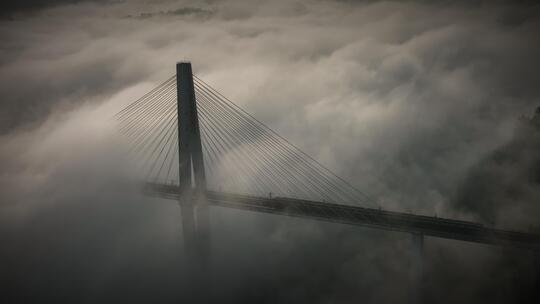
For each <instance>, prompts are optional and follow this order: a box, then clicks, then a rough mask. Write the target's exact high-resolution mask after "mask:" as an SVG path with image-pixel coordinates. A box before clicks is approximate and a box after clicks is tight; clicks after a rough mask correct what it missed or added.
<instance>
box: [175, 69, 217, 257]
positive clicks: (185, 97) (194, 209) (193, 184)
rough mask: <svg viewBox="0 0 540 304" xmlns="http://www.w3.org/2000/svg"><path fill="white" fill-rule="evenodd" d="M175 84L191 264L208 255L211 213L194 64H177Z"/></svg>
mask: <svg viewBox="0 0 540 304" xmlns="http://www.w3.org/2000/svg"><path fill="white" fill-rule="evenodd" d="M176 85H177V107H178V145H179V146H178V148H179V150H178V151H179V153H178V157H179V170H180V174H179V176H180V187H179V189H180V193H179V194H180V195H179V203H180V207H181V212H182V228H183V234H184V246H185V251H186V255H187V256H188V259H189V263H192V264H200V265H204V264H206V263H207V260H208V258H209V243H210V233H209V215H208V205H207V202H206V200H205V197H204V195H205V191H206V177H205V173H204V160H203V154H202V144H201V136H200V130H199V119H198V116H197V101H196V100H195V90H194V87H193V74H192V70H191V63H189V62H180V63H177V64H176Z"/></svg>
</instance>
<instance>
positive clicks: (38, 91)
mask: <svg viewBox="0 0 540 304" xmlns="http://www.w3.org/2000/svg"><path fill="white" fill-rule="evenodd" d="M539 10H540V7H539V6H538V5H535V4H530V3H525V2H521V3H520V4H515V3H512V2H506V1H495V2H483V1H476V2H473V3H470V2H454V3H450V2H446V1H437V2H427V1H270V2H265V1H243V0H228V1H200V2H195V1H194V2H190V1H166V0H164V1H155V2H151V3H150V2H147V1H142V0H141V1H52V2H46V1H30V2H26V3H25V4H19V3H18V2H17V3H15V2H11V4H9V5H7V6H5V8H4V11H3V12H2V13H1V14H0V39H1V41H2V42H1V44H0V92H1V95H2V99H1V101H0V107H1V108H0V166H1V169H2V170H1V171H0V172H1V173H0V189H1V190H0V243H1V244H2V249H1V250H0V257H1V260H2V262H3V265H4V266H3V267H2V271H1V275H0V277H1V278H2V291H3V292H2V297H6V298H7V300H6V301H5V302H6V303H34V302H40V303H42V302H45V303H47V302H55V303H64V302H66V303H95V302H106V303H107V302H111V303H118V302H128V301H130V302H140V303H147V302H158V303H169V302H171V303H172V302H178V301H182V300H184V301H188V302H189V301H190V302H196V300H193V299H187V298H188V297H190V296H191V295H190V293H189V290H188V289H189V284H188V282H189V280H190V278H189V276H187V275H186V271H185V270H186V268H185V259H184V256H183V254H184V253H183V243H182V231H181V222H180V210H179V207H178V205H177V203H175V202H173V201H168V200H160V199H153V198H148V197H144V196H142V195H141V194H140V193H139V191H138V189H137V187H136V181H135V180H134V177H133V174H132V173H133V172H132V171H133V170H132V165H133V164H131V163H130V162H129V161H128V160H127V159H126V157H125V155H124V153H123V152H124V148H125V147H123V146H122V143H123V141H122V140H121V139H119V138H118V134H117V131H116V126H115V121H114V119H113V117H112V116H113V115H114V114H115V113H116V112H117V111H119V110H120V109H121V108H123V107H124V106H126V105H128V104H129V103H130V102H132V101H134V100H135V99H137V98H138V97H140V96H141V95H143V94H144V93H146V92H148V91H149V90H151V89H152V88H153V87H155V86H157V85H158V84H159V83H161V82H162V81H163V80H165V79H167V78H168V77H170V76H171V75H173V74H174V73H175V63H176V62H178V61H182V60H189V61H191V62H192V64H193V68H194V73H195V74H197V75H198V76H199V77H200V78H202V79H204V80H205V81H206V82H208V83H210V84H211V85H212V86H213V87H215V88H217V89H219V90H220V91H221V92H222V93H223V94H225V95H226V96H227V97H228V98H230V99H231V100H233V101H234V102H236V103H238V104H239V105H241V106H242V107H243V108H244V109H246V110H247V111H248V112H250V113H251V114H253V115H254V116H255V117H257V118H258V119H259V120H261V121H263V122H264V123H265V124H267V125H268V126H270V127H272V128H273V129H274V130H276V131H277V132H278V133H279V134H281V135H282V136H284V137H285V138H287V139H288V140H290V141H291V142H292V143H294V144H295V145H296V146H298V147H300V148H301V149H302V150H304V151H305V152H307V153H308V154H309V155H311V156H312V157H314V158H315V159H317V160H318V161H320V162H321V163H322V164H324V165H325V166H327V167H329V168H331V169H332V170H333V171H335V172H336V173H337V174H338V175H340V176H342V177H343V178H345V179H346V180H348V181H350V182H351V183H352V184H353V185H355V186H356V187H358V188H359V189H362V190H363V191H365V192H367V193H369V195H370V196H372V197H375V198H376V199H377V202H378V204H380V205H381V206H382V207H383V208H385V209H390V210H396V211H406V212H414V213H419V214H425V215H437V216H444V217H451V218H459V219H468V220H475V221H479V222H481V223H484V224H485V225H489V226H493V227H497V228H504V229H512V230H520V231H526V230H531V231H535V229H538V228H539V224H540V222H539V220H538V219H539V218H540V217H539V215H540V214H539V212H540V209H539V207H538V204H539V202H540V179H539V172H540V167H539V164H540V156H539V155H540V153H538V149H540V144H539V135H538V134H539V132H538V127H535V126H534V123H531V122H530V121H529V120H530V119H531V118H532V116H533V115H534V113H535V109H536V108H537V107H538V106H540V87H539V86H538V83H540V76H539V74H538V71H537V69H538V67H539V66H540V62H539V61H540V59H539V58H538V54H539V53H540V39H538V37H537V36H538V29H539V26H540V18H539V16H540V15H539V13H540V12H539ZM523 116H525V117H524V118H522V117H523ZM210 219H211V234H212V266H211V269H212V271H211V272H212V284H211V286H209V288H208V293H211V294H212V295H213V299H215V300H216V302H234V303H237V302H250V303H353V302H358V301H363V302H368V303H400V302H406V301H407V299H408V295H409V292H410V288H409V287H410V286H409V285H410V284H411V280H410V275H411V271H412V267H411V265H412V262H413V259H412V257H413V251H412V242H411V237H410V235H407V234H401V233H389V232H384V231H377V230H371V229H366V228H359V227H349V226H345V225H339V224H331V223H320V222H313V221H309V220H302V219H294V218H285V217H280V216H275V215H264V214H256V213H253V212H247V211H235V210H227V209H221V208H213V209H211V218H210ZM535 267H536V268H537V267H538V266H537V265H536V266H535V264H534V259H533V256H532V253H531V252H527V251H522V250H511V249H501V248H497V247H492V246H487V245H478V244H470V243H464V242H457V241H448V240H441V239H435V238H426V243H425V261H424V270H425V274H424V275H425V277H424V286H423V290H424V291H423V292H424V296H425V298H426V301H427V302H435V303H455V302H458V301H459V302H464V303H484V302H485V303H488V302H490V303H514V302H520V303H521V302H527V301H530V302H534V297H535V296H536V294H535V293H536V290H537V287H538V286H537V285H535V284H538V283H537V282H538V280H537V279H536V270H535Z"/></svg>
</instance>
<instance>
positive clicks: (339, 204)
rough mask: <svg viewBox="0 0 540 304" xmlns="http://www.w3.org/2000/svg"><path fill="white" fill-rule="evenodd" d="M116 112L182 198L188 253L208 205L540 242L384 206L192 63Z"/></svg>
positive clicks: (158, 178)
mask: <svg viewBox="0 0 540 304" xmlns="http://www.w3.org/2000/svg"><path fill="white" fill-rule="evenodd" d="M176 72H177V73H176V75H174V76H172V77H170V78H169V79H167V80H166V81H164V82H163V83H161V84H160V85H159V86H158V87H156V88H155V89H153V90H152V91H150V92H148V93H147V94H145V95H144V96H142V97H141V98H140V99H138V100H136V101H135V102H133V103H131V104H130V105H128V106H127V107H125V108H124V109H123V110H121V111H120V112H119V113H117V114H116V117H117V119H118V121H119V129H120V132H121V133H122V134H123V135H125V138H126V139H127V141H128V142H129V144H130V149H131V150H130V154H131V155H132V156H133V157H134V158H135V159H137V163H138V164H140V168H139V172H141V176H142V177H143V178H144V180H145V184H144V185H145V186H144V190H145V193H146V194H148V195H151V196H157V197H161V198H166V199H171V200H176V201H178V202H179V203H180V206H181V211H182V212H181V214H182V226H183V234H184V242H185V247H186V250H187V251H189V255H191V256H196V257H202V258H203V260H204V257H206V256H207V255H208V250H209V249H208V248H209V234H210V231H209V216H208V208H209V207H211V206H219V207H227V208H235V209H242V210H249V211H254V212H264V213H273V214H278V215H287V216H295V217H302V218H308V219H315V220H321V221H330V222H337V223H343V224H351V225H358V226H367V227H371V228H377V229H385V230H393V231H400V232H406V233H411V234H412V235H413V239H414V240H415V243H416V244H418V246H417V248H418V249H419V250H420V251H421V249H422V244H423V241H424V240H423V237H424V236H431V237H438V238H446V239H454V240H462V241H468V242H476V243H485V244H493V245H500V246H511V247H520V248H526V249H538V248H540V235H537V234H531V233H525V232H515V231H505V230H500V229H494V228H490V227H486V226H484V225H482V224H479V223H474V222H470V221H462V220H457V219H447V218H440V217H430V216H424V215H415V214H410V213H401V212H394V211H386V210H381V208H379V207H378V205H377V202H376V200H374V199H373V198H371V197H370V196H368V195H366V194H365V193H364V192H362V191H360V190H359V189H357V188H356V187H354V186H352V185H351V184H350V183H348V182H347V181H345V180H344V179H342V178H340V177H339V176H337V175H336V174H334V173H333V172H332V171H331V170H330V169H328V168H326V167H325V166H323V165H322V164H320V163H319V162H317V161H316V160H315V159H313V158H311V157H310V156H309V155H307V154H306V153H304V152H302V151H301V150H300V149H299V148H297V147H296V146H294V145H293V144H292V143H290V142H289V141H287V140H286V139H284V138H283V137H282V136H280V135H278V134H277V133H276V132H274V131H273V130H272V129H270V128H269V127H267V126H266V125H265V124H263V123H262V122H260V121H259V120H257V119H256V118H255V117H253V116H252V115H251V114H249V113H247V112H246V111H244V110H243V109H242V108H240V107H239V106H238V105H236V104H235V103H233V102H232V101H230V100H229V99H227V98H226V97H224V96H223V95H222V94H220V93H219V92H218V91H217V90H215V89H214V88H212V87H211V86H210V85H208V84H207V83H206V82H204V81H203V80H202V79H200V78H199V77H197V76H195V75H193V73H192V69H191V64H190V63H186V62H184V63H178V64H177V66H176Z"/></svg>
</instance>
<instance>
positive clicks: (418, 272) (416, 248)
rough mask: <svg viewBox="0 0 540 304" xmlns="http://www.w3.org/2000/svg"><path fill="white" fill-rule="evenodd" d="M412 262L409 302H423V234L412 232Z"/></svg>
mask: <svg viewBox="0 0 540 304" xmlns="http://www.w3.org/2000/svg"><path fill="white" fill-rule="evenodd" d="M412 247H413V252H412V263H411V272H410V285H409V286H410V303H411V304H413V303H414V304H417V303H422V302H423V283H424V282H423V281H424V235H423V234H422V233H413V234H412Z"/></svg>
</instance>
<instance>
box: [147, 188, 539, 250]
mask: <svg viewBox="0 0 540 304" xmlns="http://www.w3.org/2000/svg"><path fill="white" fill-rule="evenodd" d="M144 193H145V194H147V195H149V196H154V197H160V198H166V199H176V200H177V199H178V196H179V195H178V193H179V187H178V186H176V185H167V184H156V183H146V184H145V185H144ZM206 200H207V202H208V203H209V204H210V205H211V206H220V207H227V208H234V209H241V210H250V211H256V212H264V213H273V214H279V215H287V216H294V217H301V218H310V219H316V220H322V221H328V222H336V223H342V224H350V225H357V226H365V227H371V228H377V229H385V230H392V231H401V232H408V233H413V234H419V235H424V236H432V237H439V238H445V239H453V240H460V241H467V242H474V243H484V244H492V245H499V246H510V247H519V248H526V249H535V250H538V249H540V235H539V234H532V233H523V232H516V231H507V230H500V229H494V228H489V227H486V226H484V225H482V224H479V223H474V222H469V221H461V220H454V219H447V218H440V217H432V216H424V215H415V214H409V213H402V212H394V211H386V210H380V209H374V208H364V207H356V206H349V205H342V204H334V203H325V202H317V201H309V200H300V199H291V198H283V197H274V198H270V197H257V196H250V195H242V194H231V193H224V192H216V191H207V192H206Z"/></svg>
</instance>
